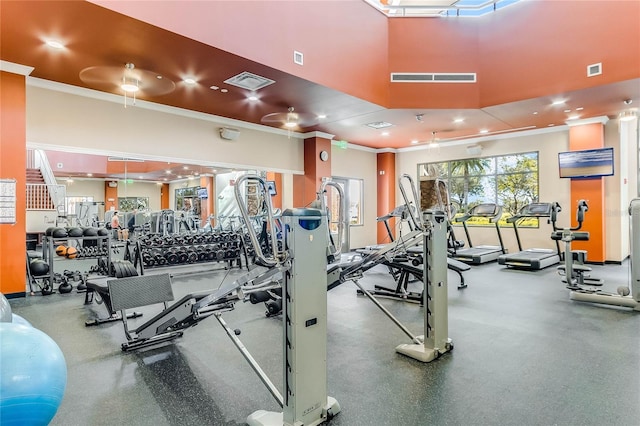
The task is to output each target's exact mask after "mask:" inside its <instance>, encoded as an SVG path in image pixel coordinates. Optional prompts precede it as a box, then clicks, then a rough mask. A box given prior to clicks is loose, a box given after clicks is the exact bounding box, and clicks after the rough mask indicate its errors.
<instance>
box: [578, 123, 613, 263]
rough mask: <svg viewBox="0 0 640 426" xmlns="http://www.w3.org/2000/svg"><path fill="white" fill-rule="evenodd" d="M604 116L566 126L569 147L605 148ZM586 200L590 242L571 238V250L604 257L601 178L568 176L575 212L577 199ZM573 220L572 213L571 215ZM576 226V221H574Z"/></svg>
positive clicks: (590, 258) (599, 260)
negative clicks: (574, 177) (567, 128)
mask: <svg viewBox="0 0 640 426" xmlns="http://www.w3.org/2000/svg"><path fill="white" fill-rule="evenodd" d="M607 121H608V118H607V117H598V118H596V119H589V120H581V121H578V122H577V123H576V124H571V125H570V127H569V149H570V150H571V151H580V150H584V149H596V148H603V147H604V125H605V124H606V122H607ZM582 199H584V200H586V201H587V204H588V205H589V211H588V212H587V214H586V216H585V221H584V224H583V226H582V230H583V231H587V232H589V241H573V242H572V249H573V250H586V251H587V260H588V261H589V262H597V263H604V261H605V260H606V227H605V221H606V208H605V204H604V178H602V177H597V178H589V179H571V205H570V206H569V208H570V211H571V212H574V211H575V208H576V206H577V203H578V200H582ZM572 216H573V219H572V220H574V221H575V214H572ZM574 225H575V223H574Z"/></svg>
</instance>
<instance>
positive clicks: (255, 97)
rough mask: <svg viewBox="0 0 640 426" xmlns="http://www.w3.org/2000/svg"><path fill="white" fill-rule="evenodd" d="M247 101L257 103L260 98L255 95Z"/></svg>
mask: <svg viewBox="0 0 640 426" xmlns="http://www.w3.org/2000/svg"><path fill="white" fill-rule="evenodd" d="M247 99H249V100H250V101H257V100H258V97H257V96H255V95H251V96H249V97H248V98H247Z"/></svg>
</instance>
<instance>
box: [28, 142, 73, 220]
mask: <svg viewBox="0 0 640 426" xmlns="http://www.w3.org/2000/svg"><path fill="white" fill-rule="evenodd" d="M27 168H33V169H39V170H40V172H41V173H42V178H43V179H44V183H45V185H44V187H37V188H34V189H33V193H34V197H33V204H32V205H34V206H42V205H47V204H46V202H44V201H40V200H42V199H43V197H42V195H43V194H42V191H48V193H49V197H50V199H51V202H52V203H53V208H54V209H56V210H57V211H58V215H59V216H66V214H67V206H66V202H65V199H66V196H67V190H66V187H65V186H64V185H58V182H57V181H56V177H55V176H54V174H53V170H52V169H51V165H50V164H49V159H48V158H47V154H46V153H45V152H44V151H43V150H41V149H30V150H28V151H27ZM31 185H35V184H31ZM28 187H29V185H27V188H28ZM27 194H29V189H27ZM44 199H46V197H44ZM27 208H30V207H29V195H28V196H27ZM31 208H32V209H43V208H48V209H50V208H51V207H31Z"/></svg>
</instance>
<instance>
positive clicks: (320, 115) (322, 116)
mask: <svg viewBox="0 0 640 426" xmlns="http://www.w3.org/2000/svg"><path fill="white" fill-rule="evenodd" d="M318 118H319V119H320V120H322V119H323V118H327V116H326V115H325V114H319V115H318Z"/></svg>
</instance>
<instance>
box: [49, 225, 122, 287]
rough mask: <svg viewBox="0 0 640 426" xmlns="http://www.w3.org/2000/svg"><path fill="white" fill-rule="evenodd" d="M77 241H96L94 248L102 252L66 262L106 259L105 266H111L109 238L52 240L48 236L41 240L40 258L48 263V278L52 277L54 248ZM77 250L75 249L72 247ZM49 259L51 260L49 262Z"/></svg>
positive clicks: (61, 238) (63, 238)
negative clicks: (99, 248) (98, 248)
mask: <svg viewBox="0 0 640 426" xmlns="http://www.w3.org/2000/svg"><path fill="white" fill-rule="evenodd" d="M73 240H75V241H78V242H84V241H96V247H101V248H102V250H99V251H98V252H97V253H95V254H92V255H89V256H84V255H83V256H82V257H79V258H75V259H68V260H86V259H98V260H99V259H104V258H106V259H107V262H106V264H107V265H110V264H111V240H110V238H109V236H108V235H107V236H96V237H60V238H53V237H50V236H46V235H45V236H44V237H43V240H42V258H43V259H44V260H45V261H46V262H47V263H49V274H50V276H52V277H53V276H54V270H53V269H54V266H53V265H54V264H55V262H54V255H55V250H56V246H58V245H60V244H62V243H68V242H69V241H73ZM74 248H76V249H77V247H74ZM105 249H106V253H105ZM49 259H51V260H49Z"/></svg>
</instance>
